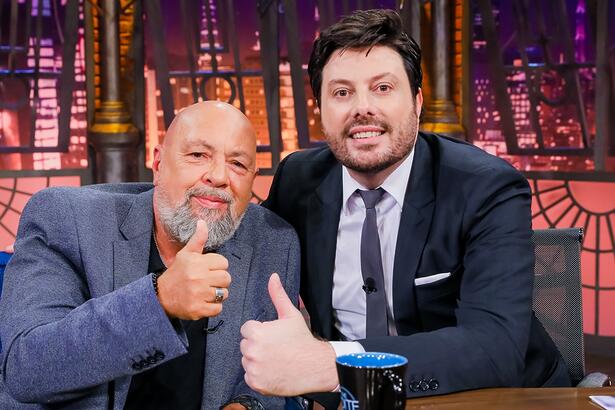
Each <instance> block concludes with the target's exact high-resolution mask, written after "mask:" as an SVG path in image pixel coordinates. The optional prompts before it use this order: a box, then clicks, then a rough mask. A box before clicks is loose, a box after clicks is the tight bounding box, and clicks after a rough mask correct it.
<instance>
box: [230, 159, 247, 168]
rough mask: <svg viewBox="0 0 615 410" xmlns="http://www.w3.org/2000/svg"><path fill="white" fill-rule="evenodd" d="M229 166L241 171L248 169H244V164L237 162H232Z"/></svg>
mask: <svg viewBox="0 0 615 410" xmlns="http://www.w3.org/2000/svg"><path fill="white" fill-rule="evenodd" d="M231 165H233V166H234V167H237V168H241V169H248V167H246V166H245V165H244V164H242V163H241V162H239V161H233V162H231Z"/></svg>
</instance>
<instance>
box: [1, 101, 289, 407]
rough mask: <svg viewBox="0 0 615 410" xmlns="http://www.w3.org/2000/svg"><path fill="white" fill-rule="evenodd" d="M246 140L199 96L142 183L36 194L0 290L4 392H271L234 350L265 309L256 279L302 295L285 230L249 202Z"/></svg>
mask: <svg viewBox="0 0 615 410" xmlns="http://www.w3.org/2000/svg"><path fill="white" fill-rule="evenodd" d="M255 155H256V142H255V133H254V130H253V128H252V126H251V125H250V123H249V121H248V120H247V118H246V117H245V116H244V115H243V114H242V113H241V112H240V111H238V110H237V109H235V108H234V107H232V106H231V105H228V104H224V103H220V102H203V103H199V104H195V105H193V106H191V107H188V108H186V109H185V110H183V111H181V112H180V113H179V114H178V116H177V117H176V118H175V120H174V121H173V123H172V124H171V126H170V127H169V130H168V132H167V133H166V136H165V138H164V142H163V144H162V145H160V146H158V147H156V149H155V151H154V162H153V172H154V184H153V186H152V185H150V184H108V185H99V186H96V185H95V186H90V187H82V188H51V189H46V190H44V191H41V192H40V193H37V194H36V195H34V196H33V197H32V199H31V200H30V201H29V203H28V204H27V206H26V208H25V209H24V212H23V215H22V218H21V221H20V226H19V232H18V235H17V241H16V242H15V254H14V256H13V258H12V259H11V261H10V263H9V265H8V267H7V269H6V273H5V281H4V289H3V292H2V299H1V302H0V335H1V338H2V346H3V348H4V352H3V363H2V385H3V390H4V392H3V395H2V396H1V400H0V404H2V405H1V406H0V407H2V408H9V407H10V408H13V407H19V404H18V402H22V403H38V405H36V406H32V407H35V408H36V407H45V406H46V405H51V406H60V407H63V408H65V407H67V408H80V409H81V408H88V409H89V408H100V409H103V408H104V409H124V408H125V409H143V408H155V409H216V410H217V409H219V408H221V407H224V408H225V409H244V408H247V409H252V408H254V409H259V408H263V406H264V407H265V408H280V407H282V406H283V404H284V401H283V399H280V398H274V397H263V396H261V395H260V394H258V393H255V392H254V391H252V390H251V389H250V388H249V387H248V386H247V385H246V383H245V382H244V373H243V369H242V367H241V355H240V352H239V337H240V334H239V329H240V326H241V324H242V323H244V322H245V321H246V320H249V319H257V320H271V319H274V318H275V317H276V315H275V309H274V307H273V305H272V304H271V302H270V301H268V299H267V298H263V297H262V295H263V294H264V293H266V291H267V284H268V283H269V286H270V287H272V289H273V288H276V289H277V288H280V289H277V291H280V290H281V289H283V288H284V289H285V290H286V292H288V293H289V295H290V298H291V299H292V300H293V301H295V302H297V301H298V280H299V276H298V275H299V245H298V240H297V237H296V234H295V232H294V230H293V229H292V228H291V227H290V226H289V225H288V224H287V223H286V222H284V221H283V220H281V219H280V218H279V217H277V216H276V215H274V214H273V213H271V212H270V211H268V210H266V209H264V208H262V207H259V206H256V205H253V204H250V203H249V202H250V199H251V196H252V182H253V180H254V175H255V173H256V167H255ZM272 272H276V273H277V274H278V275H271V273H272ZM270 275H271V279H270ZM275 291H276V290H274V292H275Z"/></svg>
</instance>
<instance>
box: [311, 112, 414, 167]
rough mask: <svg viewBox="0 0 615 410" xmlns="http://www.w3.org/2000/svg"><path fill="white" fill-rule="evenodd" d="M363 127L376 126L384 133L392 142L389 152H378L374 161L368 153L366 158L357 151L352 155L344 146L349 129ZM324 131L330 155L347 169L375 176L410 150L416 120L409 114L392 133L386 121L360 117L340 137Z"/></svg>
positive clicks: (412, 145) (412, 143)
mask: <svg viewBox="0 0 615 410" xmlns="http://www.w3.org/2000/svg"><path fill="white" fill-rule="evenodd" d="M362 125H376V126H378V127H380V128H382V129H383V130H384V132H385V133H388V134H389V138H390V139H391V141H390V142H391V145H390V147H389V149H388V150H387V151H386V152H382V153H379V154H378V155H377V157H376V158H371V155H369V154H370V152H366V153H365V155H363V153H362V152H361V151H360V150H353V151H352V152H351V151H350V150H349V149H348V147H347V145H346V140H347V138H350V136H349V135H350V130H351V129H352V127H355V126H362ZM396 131H397V132H396ZM323 132H324V133H325V137H326V138H327V142H328V143H329V147H330V148H331V151H332V152H333V155H335V157H336V158H337V160H338V161H339V162H341V163H342V164H343V165H344V166H345V167H346V168H349V169H351V170H353V171H357V172H362V173H376V172H380V171H382V170H385V169H387V168H389V167H390V166H391V165H393V164H396V163H398V162H399V161H401V160H402V159H403V158H405V157H406V156H407V155H408V154H409V153H410V151H412V148H414V143H415V142H416V135H417V132H418V118H417V116H416V115H415V114H414V112H412V113H410V115H409V116H408V118H407V120H406V121H405V122H404V123H403V124H401V126H400V128H399V129H397V130H394V129H393V127H392V126H391V125H390V124H389V123H387V122H385V121H382V120H378V119H373V118H366V117H361V118H357V119H356V120H354V121H353V122H352V123H350V124H348V125H347V126H346V127H344V129H343V131H342V133H341V135H332V134H330V133H329V132H328V131H327V130H326V129H324V128H323Z"/></svg>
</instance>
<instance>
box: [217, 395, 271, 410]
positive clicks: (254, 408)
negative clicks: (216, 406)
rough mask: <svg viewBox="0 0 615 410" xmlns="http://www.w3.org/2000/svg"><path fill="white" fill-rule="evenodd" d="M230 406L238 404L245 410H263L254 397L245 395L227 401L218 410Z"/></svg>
mask: <svg viewBox="0 0 615 410" xmlns="http://www.w3.org/2000/svg"><path fill="white" fill-rule="evenodd" d="M231 404H240V405H242V406H243V407H245V408H246V409H247V410H265V407H264V406H263V404H262V403H261V402H260V401H259V400H258V399H257V398H256V397H252V396H248V395H247V394H242V395H241V396H237V397H235V398H233V399H231V400H229V401H228V402H226V403H224V404H223V405H222V407H220V410H224V409H226V408H227V406H230V405H231Z"/></svg>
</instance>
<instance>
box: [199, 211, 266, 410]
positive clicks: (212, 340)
mask: <svg viewBox="0 0 615 410" xmlns="http://www.w3.org/2000/svg"><path fill="white" fill-rule="evenodd" d="M245 217H246V218H248V217H249V215H248V214H247V215H246V216H245ZM235 237H237V235H236V236H235ZM218 253H220V254H222V255H223V256H224V257H226V258H227V259H228V262H229V268H228V271H229V273H230V274H231V277H232V282H231V286H230V288H229V298H228V299H227V300H225V301H224V309H222V313H220V315H218V316H216V317H213V318H209V323H208V327H209V328H210V329H211V328H213V327H214V326H216V325H217V324H218V323H219V322H220V321H223V323H222V324H220V326H219V327H218V329H217V330H216V331H215V332H214V333H211V334H208V335H207V343H206V346H207V347H206V349H205V377H204V381H203V382H204V389H203V403H215V402H216V398H220V397H230V395H231V392H232V390H233V388H234V384H235V383H236V382H238V381H237V380H235V377H236V376H237V375H236V374H234V373H230V374H229V370H230V369H233V370H234V363H237V362H238V361H239V360H240V359H241V358H240V357H239V358H237V357H235V356H237V355H239V354H240V353H239V349H238V345H239V342H240V340H241V335H240V333H239V330H240V328H241V325H242V324H243V322H244V321H245V318H244V302H245V301H246V287H247V283H248V278H249V275H250V266H251V262H252V253H253V249H252V247H251V246H250V245H248V244H246V243H245V242H243V241H241V240H237V239H231V240H229V241H228V242H227V243H226V244H224V246H222V248H221V249H220V250H219V252H218ZM258 273H262V274H268V273H265V272H255V274H258ZM263 297H268V296H266V295H263Z"/></svg>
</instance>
